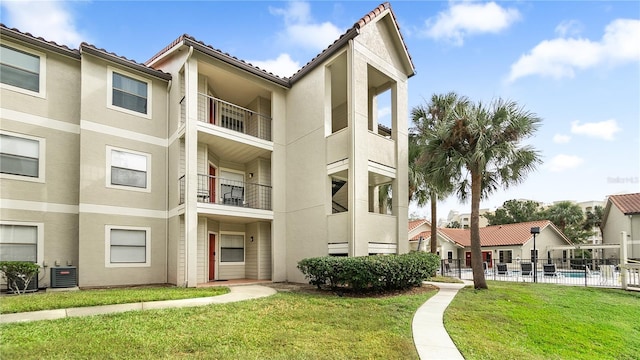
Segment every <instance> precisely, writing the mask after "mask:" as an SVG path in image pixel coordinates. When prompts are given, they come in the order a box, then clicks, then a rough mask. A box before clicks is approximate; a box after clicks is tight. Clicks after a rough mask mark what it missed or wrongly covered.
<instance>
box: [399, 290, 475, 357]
mask: <svg viewBox="0 0 640 360" xmlns="http://www.w3.org/2000/svg"><path fill="white" fill-rule="evenodd" d="M426 284H429V285H433V286H436V287H438V288H439V289H440V290H439V291H438V293H437V294H435V295H434V296H432V297H431V298H430V299H429V300H427V302H425V303H424V304H422V306H420V308H418V311H416V313H415V315H414V316H413V323H412V324H411V328H412V331H413V342H414V343H415V345H416V349H418V355H419V356H420V359H421V360H426V359H433V360H464V357H462V354H460V351H458V348H457V347H456V345H455V344H454V343H453V341H452V340H451V338H450V337H449V334H448V333H447V330H445V328H444V323H443V316H444V310H445V309H446V308H447V306H449V303H451V300H453V298H454V297H455V296H456V294H457V293H458V290H460V289H462V288H463V287H465V286H467V285H473V283H471V282H465V283H464V284H451V283H440V282H426Z"/></svg>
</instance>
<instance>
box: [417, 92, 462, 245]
mask: <svg viewBox="0 0 640 360" xmlns="http://www.w3.org/2000/svg"><path fill="white" fill-rule="evenodd" d="M467 102H468V100H467V99H466V98H461V97H459V96H458V95H457V94H456V93H454V92H450V93H448V94H441V95H439V94H434V95H432V96H431V101H430V102H429V103H428V104H422V105H418V106H416V107H414V108H413V109H412V110H411V119H412V120H413V124H414V126H415V130H414V131H415V134H416V135H417V136H415V137H414V141H415V150H416V154H415V155H416V158H415V159H414V161H415V164H414V166H416V171H417V172H418V173H419V174H420V176H421V178H422V180H423V181H424V184H425V185H426V191H425V195H426V197H428V198H429V200H430V202H431V235H430V236H431V241H430V248H431V252H432V253H434V254H435V253H436V252H437V251H438V216H437V204H438V199H443V198H446V197H447V196H449V194H451V192H452V191H453V188H454V186H453V184H454V181H453V178H452V174H453V173H452V172H451V173H450V172H447V171H437V172H436V171H425V169H427V168H428V167H429V164H427V162H428V161H430V160H429V159H430V158H431V155H430V154H429V153H427V152H426V147H425V144H426V141H427V140H426V139H428V138H429V136H430V135H429V134H431V133H433V132H434V131H435V130H436V127H437V126H438V125H439V124H441V123H444V122H446V121H447V120H448V118H449V117H451V116H452V115H453V113H454V109H455V108H456V107H457V106H460V104H466V103H467ZM409 143H410V144H411V139H410V142H409ZM409 154H410V155H411V148H410V149H409ZM410 161H411V160H410ZM425 165H426V167H425ZM409 166H410V167H411V162H410V165H409ZM410 175H411V173H410Z"/></svg>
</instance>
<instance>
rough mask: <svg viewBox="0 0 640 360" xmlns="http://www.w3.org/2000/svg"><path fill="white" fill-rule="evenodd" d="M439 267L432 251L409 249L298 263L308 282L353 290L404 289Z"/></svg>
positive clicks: (313, 259)
mask: <svg viewBox="0 0 640 360" xmlns="http://www.w3.org/2000/svg"><path fill="white" fill-rule="evenodd" d="M438 266H440V259H439V257H438V256H437V255H435V254H430V253H424V252H411V253H409V254H402V255H387V256H361V257H333V256H323V257H316V258H307V259H303V260H301V261H300V262H298V269H300V271H302V273H303V274H304V275H305V277H306V278H307V279H309V284H312V285H316V286H317V287H318V288H321V287H322V286H323V285H327V284H329V286H330V287H331V288H332V289H336V288H337V287H348V288H349V289H352V290H353V291H357V292H359V291H365V290H375V291H389V290H403V289H408V288H410V287H414V286H420V284H422V282H423V281H425V280H428V279H429V277H430V276H431V275H432V274H435V272H436V269H437V268H438Z"/></svg>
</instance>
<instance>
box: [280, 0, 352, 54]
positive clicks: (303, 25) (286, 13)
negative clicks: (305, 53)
mask: <svg viewBox="0 0 640 360" xmlns="http://www.w3.org/2000/svg"><path fill="white" fill-rule="evenodd" d="M269 12H270V13H271V14H273V15H278V16H282V17H283V18H284V24H285V30H284V31H283V32H282V33H280V34H279V37H280V41H282V42H285V43H290V44H292V45H294V46H300V47H302V48H306V49H310V50H314V51H320V50H324V49H325V48H327V47H328V46H329V45H331V44H332V43H333V42H334V41H335V40H336V39H338V38H339V37H340V35H342V32H343V31H341V30H340V29H339V28H338V27H337V26H336V25H334V24H332V23H330V22H323V23H316V22H314V20H313V18H312V16H311V8H310V5H309V3H307V2H301V1H292V2H289V3H288V6H287V8H286V9H281V8H272V7H270V8H269Z"/></svg>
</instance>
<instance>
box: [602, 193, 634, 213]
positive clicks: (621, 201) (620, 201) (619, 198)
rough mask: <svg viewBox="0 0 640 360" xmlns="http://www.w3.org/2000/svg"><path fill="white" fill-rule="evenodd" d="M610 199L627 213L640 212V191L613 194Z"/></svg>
mask: <svg viewBox="0 0 640 360" xmlns="http://www.w3.org/2000/svg"><path fill="white" fill-rule="evenodd" d="M609 200H610V201H611V202H612V203H613V204H614V205H615V206H616V207H617V208H618V209H620V211H621V212H622V213H623V214H625V215H635V214H640V193H634V194H622V195H611V196H609Z"/></svg>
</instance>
